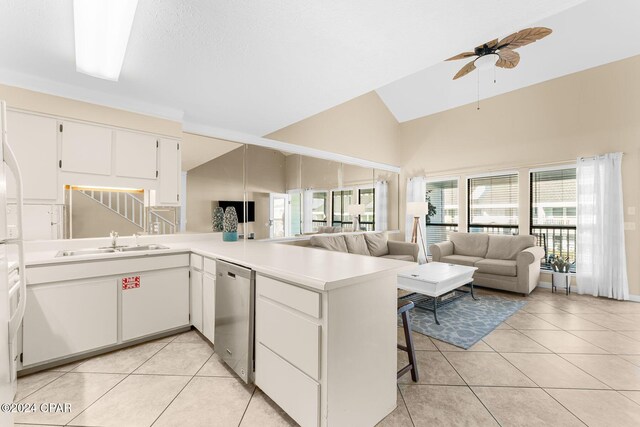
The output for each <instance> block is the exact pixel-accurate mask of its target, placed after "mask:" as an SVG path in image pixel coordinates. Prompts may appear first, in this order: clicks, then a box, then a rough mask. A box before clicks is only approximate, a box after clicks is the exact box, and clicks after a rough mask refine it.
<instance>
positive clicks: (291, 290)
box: [256, 275, 321, 319]
mask: <svg viewBox="0 0 640 427" xmlns="http://www.w3.org/2000/svg"><path fill="white" fill-rule="evenodd" d="M256 293H257V296H264V297H266V298H269V299H271V300H274V301H277V302H279V303H280V304H284V305H286V306H288V307H291V308H293V309H295V310H298V311H300V312H302V313H305V314H308V315H309V316H313V317H315V318H316V319H319V318H320V317H321V311H320V294H319V293H317V292H313V291H309V290H307V289H303V288H299V287H297V286H293V285H289V284H288V283H284V282H281V281H279V280H274V279H271V278H269V277H265V276H260V275H258V277H257V278H256Z"/></svg>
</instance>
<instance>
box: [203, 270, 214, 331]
mask: <svg viewBox="0 0 640 427" xmlns="http://www.w3.org/2000/svg"><path fill="white" fill-rule="evenodd" d="M215 309H216V278H215V276H212V275H211V274H209V273H205V274H204V275H203V277H202V334H203V335H204V336H205V337H207V339H208V340H209V341H211V343H213V336H214V327H215V319H216V317H215Z"/></svg>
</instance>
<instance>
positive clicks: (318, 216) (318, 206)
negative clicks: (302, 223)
mask: <svg viewBox="0 0 640 427" xmlns="http://www.w3.org/2000/svg"><path fill="white" fill-rule="evenodd" d="M311 224H312V227H313V231H317V230H318V228H319V227H323V226H325V225H327V192H326V191H317V192H314V193H313V196H312V201H311Z"/></svg>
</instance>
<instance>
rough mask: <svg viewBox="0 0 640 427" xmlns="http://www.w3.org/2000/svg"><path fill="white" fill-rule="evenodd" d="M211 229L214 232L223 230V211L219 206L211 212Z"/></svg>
mask: <svg viewBox="0 0 640 427" xmlns="http://www.w3.org/2000/svg"><path fill="white" fill-rule="evenodd" d="M211 223H212V228H213V231H215V232H218V233H219V232H221V231H222V230H223V228H224V209H222V208H221V207H220V206H218V207H217V208H215V209H214V210H213V215H212V218H211Z"/></svg>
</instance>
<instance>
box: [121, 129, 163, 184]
mask: <svg viewBox="0 0 640 427" xmlns="http://www.w3.org/2000/svg"><path fill="white" fill-rule="evenodd" d="M115 139H116V155H115V169H116V176H119V177H124V178H143V179H156V175H157V172H158V164H157V150H158V138H156V137H155V136H153V135H148V134H144V133H138V132H129V131H124V130H116V131H115Z"/></svg>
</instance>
